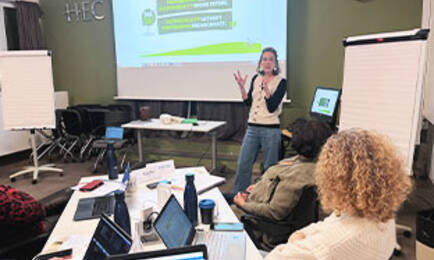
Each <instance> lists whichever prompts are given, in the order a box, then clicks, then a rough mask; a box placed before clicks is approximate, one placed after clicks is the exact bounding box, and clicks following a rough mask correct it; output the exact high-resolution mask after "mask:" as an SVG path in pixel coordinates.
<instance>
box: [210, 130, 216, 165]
mask: <svg viewBox="0 0 434 260" xmlns="http://www.w3.org/2000/svg"><path fill="white" fill-rule="evenodd" d="M210 134H211V163H212V169H211V172H213V171H214V170H215V169H216V168H217V132H216V131H212V132H211V133H210Z"/></svg>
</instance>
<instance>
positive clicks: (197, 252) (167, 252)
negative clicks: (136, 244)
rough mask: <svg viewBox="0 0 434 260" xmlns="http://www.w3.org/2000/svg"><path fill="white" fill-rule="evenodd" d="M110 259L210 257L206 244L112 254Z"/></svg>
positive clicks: (175, 259) (185, 259) (197, 259)
mask: <svg viewBox="0 0 434 260" xmlns="http://www.w3.org/2000/svg"><path fill="white" fill-rule="evenodd" d="M108 259H110V260H139V259H140V260H142V259H152V260H189V259H195V260H202V259H208V254H207V249H206V246H205V245H195V246H187V247H181V248H171V249H164V250H158V251H149V252H140V253H131V254H123V255H114V256H110V257H109V258H108Z"/></svg>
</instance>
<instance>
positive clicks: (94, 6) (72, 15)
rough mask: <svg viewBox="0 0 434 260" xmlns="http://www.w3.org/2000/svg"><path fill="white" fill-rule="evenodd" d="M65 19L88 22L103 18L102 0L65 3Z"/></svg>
mask: <svg viewBox="0 0 434 260" xmlns="http://www.w3.org/2000/svg"><path fill="white" fill-rule="evenodd" d="M65 17H66V21H68V22H69V23H70V22H80V21H82V22H88V21H92V20H97V21H101V20H103V19H104V0H82V1H81V2H75V3H65Z"/></svg>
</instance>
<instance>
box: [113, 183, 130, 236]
mask: <svg viewBox="0 0 434 260" xmlns="http://www.w3.org/2000/svg"><path fill="white" fill-rule="evenodd" d="M115 200H116V202H115V222H116V223H117V224H118V225H119V226H120V227H121V228H122V229H123V230H125V232H127V233H128V234H129V235H130V236H131V226H130V225H131V224H130V214H129V213H128V207H127V204H126V203H125V192H124V191H121V190H117V191H115Z"/></svg>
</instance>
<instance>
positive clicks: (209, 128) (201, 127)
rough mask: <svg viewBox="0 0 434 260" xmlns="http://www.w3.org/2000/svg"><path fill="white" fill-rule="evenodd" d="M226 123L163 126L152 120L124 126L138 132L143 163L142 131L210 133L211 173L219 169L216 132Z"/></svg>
mask: <svg viewBox="0 0 434 260" xmlns="http://www.w3.org/2000/svg"><path fill="white" fill-rule="evenodd" d="M225 124H226V122H225V121H206V120H199V121H198V122H197V125H193V124H182V123H181V124H163V123H162V122H161V121H160V119H156V118H152V119H150V120H147V121H141V120H135V121H131V122H129V123H126V124H123V125H122V127H123V128H131V129H135V130H136V136H137V149H138V153H139V161H140V162H143V144H142V130H157V131H186V132H197V133H208V134H209V135H211V162H212V168H211V172H212V171H214V170H215V169H216V167H217V133H216V130H217V129H218V128H219V127H221V126H224V125H225Z"/></svg>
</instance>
